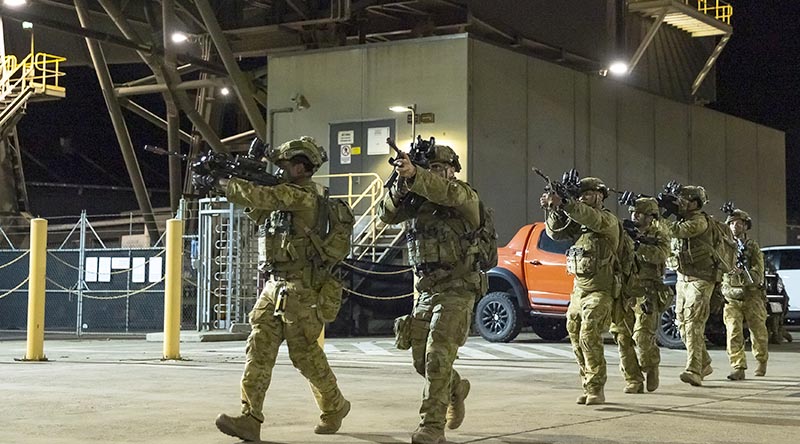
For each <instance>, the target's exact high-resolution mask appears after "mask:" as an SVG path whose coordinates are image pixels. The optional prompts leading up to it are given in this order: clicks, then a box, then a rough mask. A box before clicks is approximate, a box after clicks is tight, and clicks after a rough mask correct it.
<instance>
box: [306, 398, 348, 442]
mask: <svg viewBox="0 0 800 444" xmlns="http://www.w3.org/2000/svg"><path fill="white" fill-rule="evenodd" d="M348 413H350V401H348V400H345V401H344V405H343V406H342V408H341V409H339V410H338V411H336V412H333V413H331V414H327V415H326V414H322V416H320V418H319V424H317V425H316V427H314V433H316V434H317V435H332V434H334V433H336V432H338V431H339V428H341V427H342V420H343V419H344V417H345V416H347V414H348Z"/></svg>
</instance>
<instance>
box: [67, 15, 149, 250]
mask: <svg viewBox="0 0 800 444" xmlns="http://www.w3.org/2000/svg"><path fill="white" fill-rule="evenodd" d="M74 2H75V10H76V11H77V12H78V20H79V21H80V23H81V26H86V23H87V21H88V19H89V13H88V7H87V6H86V0H74ZM86 46H87V47H88V48H89V55H90V57H91V59H92V65H94V70H95V72H96V73H97V79H98V80H99V82H100V89H101V90H102V92H103V98H104V99H105V102H106V107H107V108H108V114H109V115H110V117H111V123H112V125H113V126H114V132H115V133H116V135H117V141H118V142H119V147H120V150H121V151H122V157H123V159H124V160H125V166H126V168H127V169H128V175H129V176H130V179H131V184H132V185H133V189H134V193H135V194H136V200H137V201H138V203H139V209H140V210H141V211H142V215H143V216H144V218H145V221H146V223H145V225H146V226H147V230H148V231H149V234H150V240H151V242H155V241H156V240H157V239H158V237H159V236H158V226H157V225H156V220H155V218H154V217H153V207H152V205H150V197H149V196H148V195H147V187H146V186H145V184H144V178H143V177H142V170H141V169H140V168H139V163H138V161H137V160H136V153H135V152H134V151H133V143H132V142H131V136H130V134H128V128H127V126H126V125H125V119H124V118H123V116H122V109H121V108H120V105H119V102H118V101H117V98H116V96H115V95H114V84H113V82H112V81H111V73H110V72H109V71H108V65H107V64H106V60H105V56H104V55H103V50H102V48H100V43H98V42H97V41H96V40H93V39H91V38H89V37H87V38H86Z"/></svg>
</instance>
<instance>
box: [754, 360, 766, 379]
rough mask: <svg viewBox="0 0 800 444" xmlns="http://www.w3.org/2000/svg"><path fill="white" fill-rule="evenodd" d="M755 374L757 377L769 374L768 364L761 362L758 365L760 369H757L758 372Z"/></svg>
mask: <svg viewBox="0 0 800 444" xmlns="http://www.w3.org/2000/svg"><path fill="white" fill-rule="evenodd" d="M753 374H754V375H756V376H764V375H766V374H767V363H766V361H765V362H759V363H758V367H756V371H755V372H753Z"/></svg>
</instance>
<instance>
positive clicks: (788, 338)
mask: <svg viewBox="0 0 800 444" xmlns="http://www.w3.org/2000/svg"><path fill="white" fill-rule="evenodd" d="M781 336H783V339H786V342H792V339H793V338H792V334H791V333H789V332H788V331H786V330H783V331H782V332H781Z"/></svg>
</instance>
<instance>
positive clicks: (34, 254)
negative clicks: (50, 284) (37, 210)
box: [24, 218, 47, 361]
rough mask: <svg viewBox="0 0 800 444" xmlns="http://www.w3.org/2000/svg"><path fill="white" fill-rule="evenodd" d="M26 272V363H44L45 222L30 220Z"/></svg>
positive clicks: (42, 220) (43, 220)
mask: <svg viewBox="0 0 800 444" xmlns="http://www.w3.org/2000/svg"><path fill="white" fill-rule="evenodd" d="M30 255H31V257H30V265H29V269H28V270H29V271H28V349H27V352H26V353H25V358H24V360H26V361H46V360H47V358H46V357H45V356H44V290H45V279H44V277H45V272H46V269H47V221H46V220H45V219H38V218H37V219H33V220H31V251H30Z"/></svg>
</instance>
